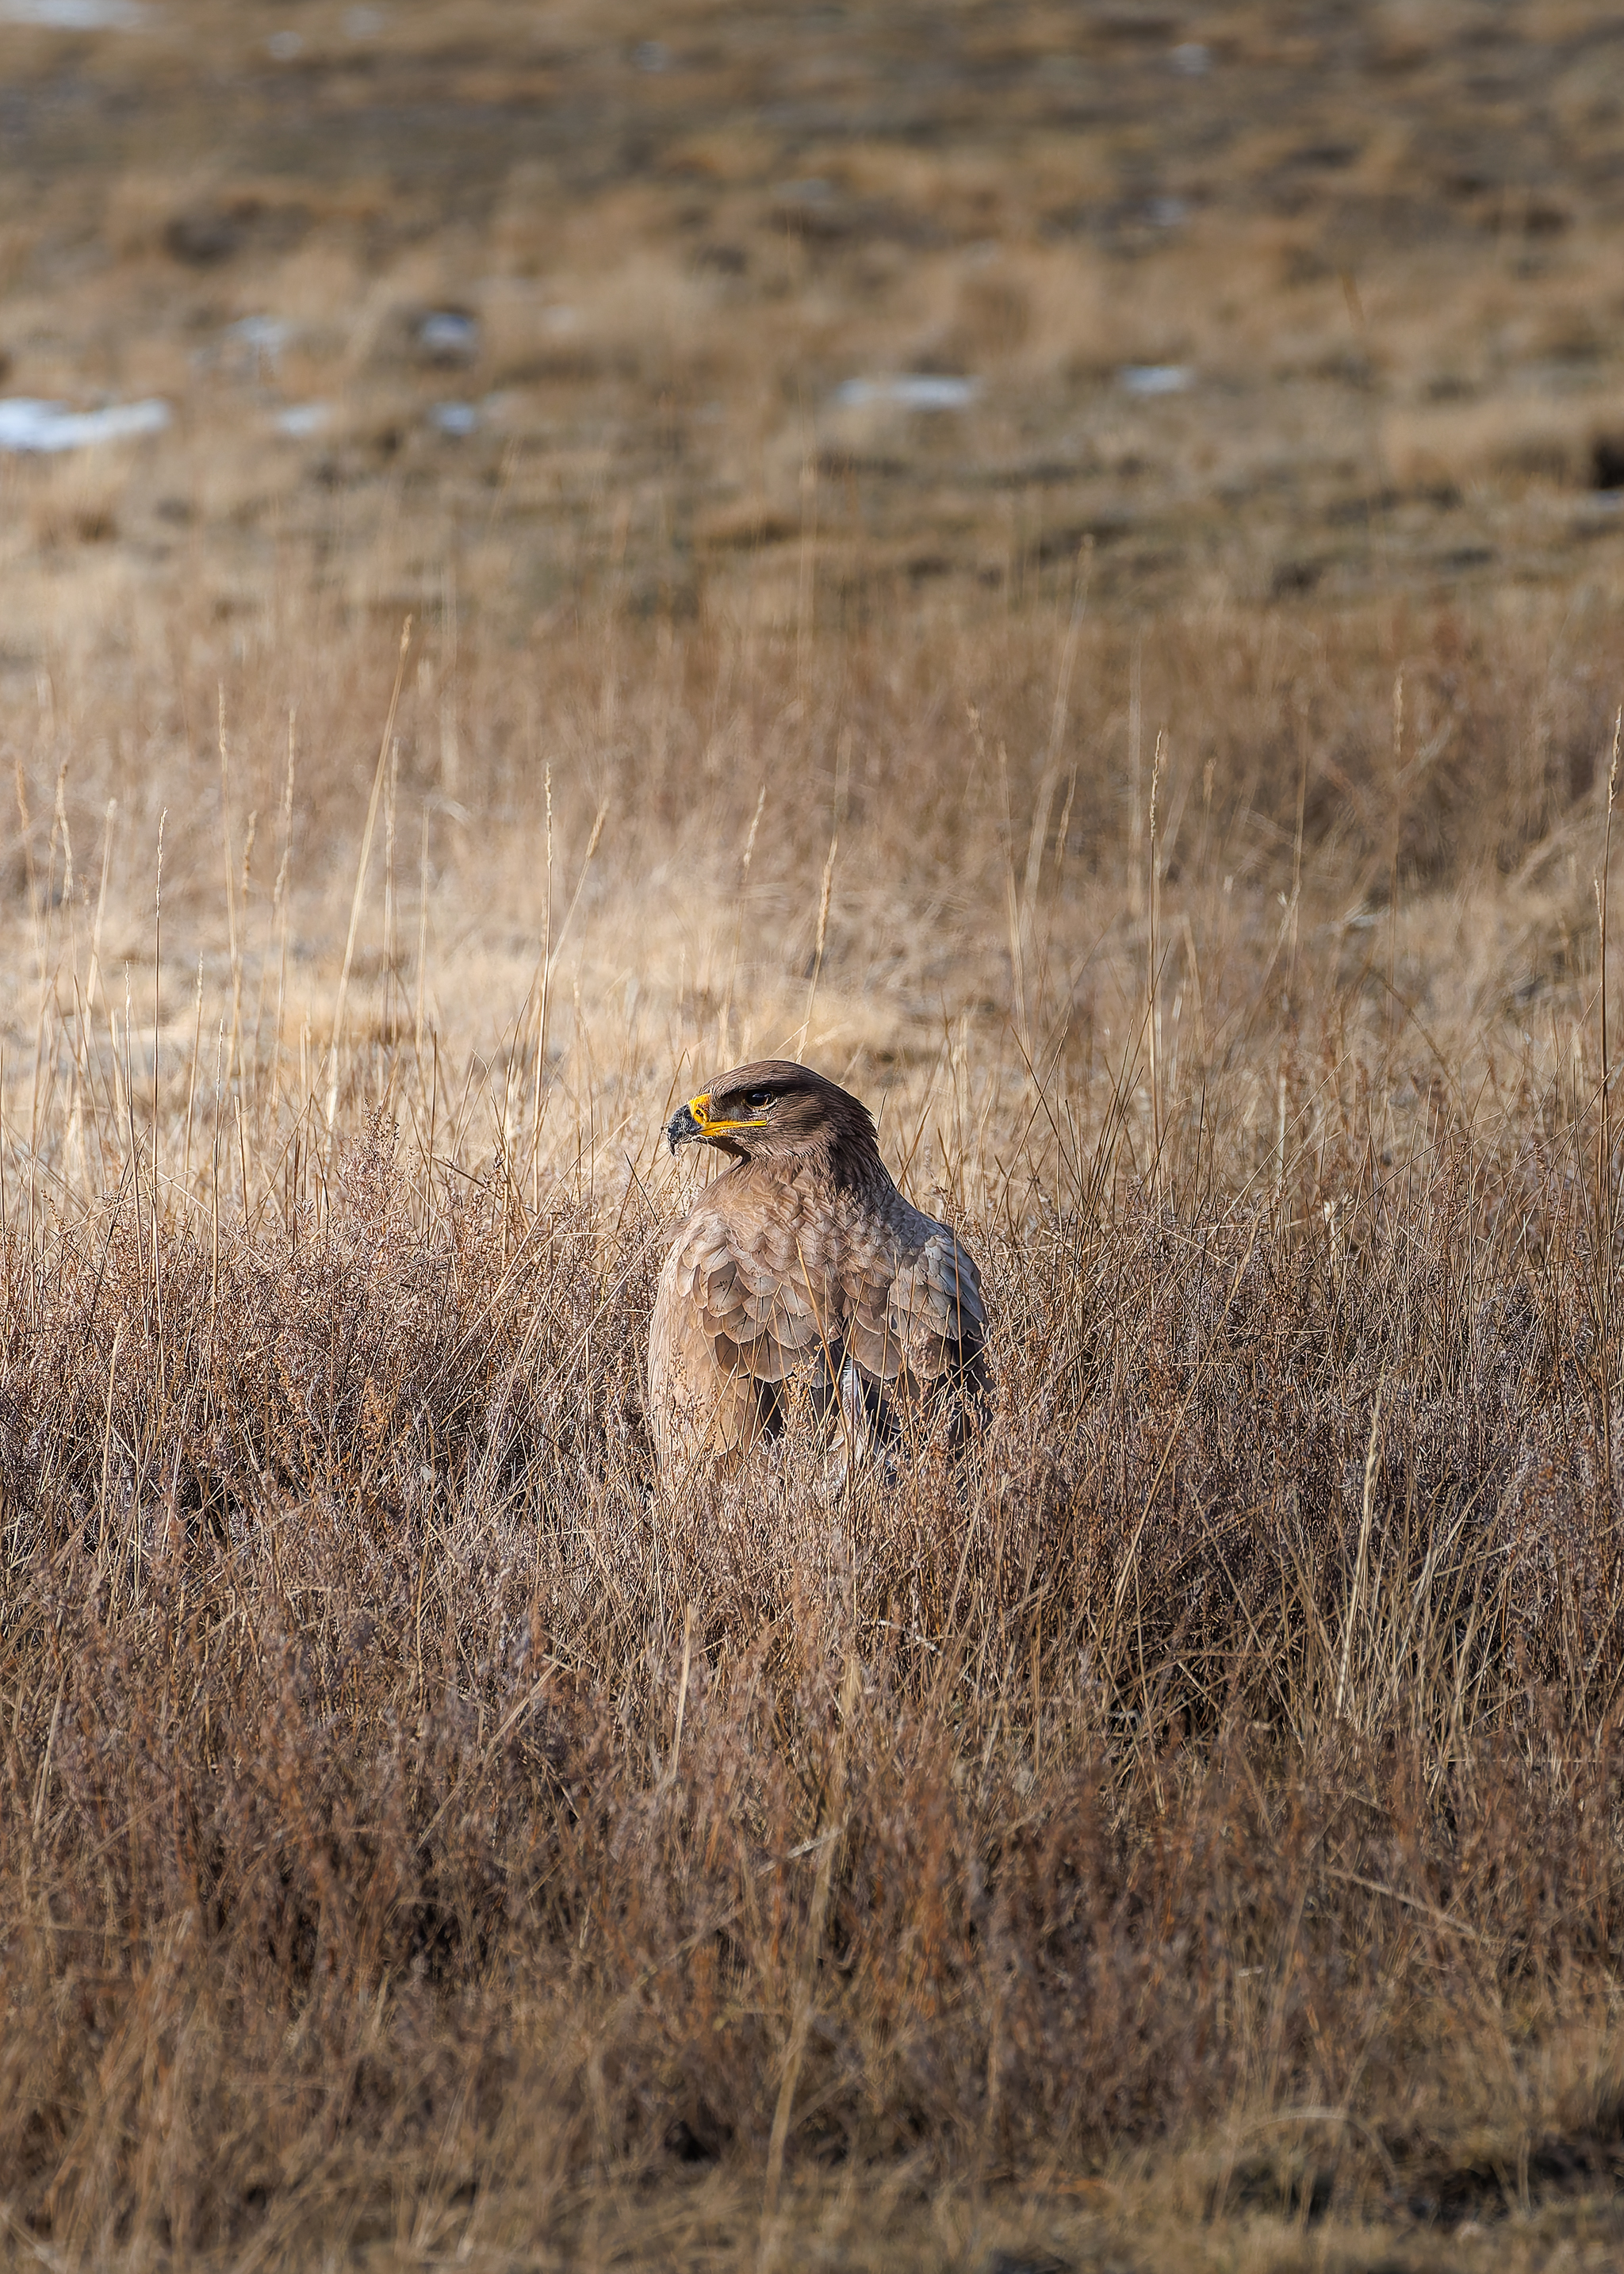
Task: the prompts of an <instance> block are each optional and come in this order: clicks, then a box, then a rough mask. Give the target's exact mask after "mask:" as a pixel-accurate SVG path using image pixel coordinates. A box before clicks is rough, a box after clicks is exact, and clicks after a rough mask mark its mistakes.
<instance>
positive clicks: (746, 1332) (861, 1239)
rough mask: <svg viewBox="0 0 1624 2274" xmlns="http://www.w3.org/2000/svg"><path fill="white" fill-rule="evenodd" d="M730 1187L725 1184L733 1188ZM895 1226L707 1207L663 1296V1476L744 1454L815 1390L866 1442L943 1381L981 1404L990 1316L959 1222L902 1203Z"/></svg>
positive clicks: (655, 1405) (678, 1252) (656, 1382)
mask: <svg viewBox="0 0 1624 2274" xmlns="http://www.w3.org/2000/svg"><path fill="white" fill-rule="evenodd" d="M723 1181H724V1182H725V1181H726V1180H725V1179H724V1180H723ZM894 1213H895V1215H896V1216H899V1217H900V1218H901V1220H900V1221H896V1222H880V1221H876V1220H874V1219H872V1218H869V1219H865V1220H860V1221H857V1222H848V1223H846V1224H843V1225H841V1226H839V1227H837V1228H835V1233H836V1235H837V1236H831V1231H830V1230H829V1229H827V1228H824V1227H818V1228H814V1227H812V1226H810V1225H808V1224H807V1223H806V1220H805V1219H804V1217H802V1218H801V1219H800V1222H799V1224H797V1223H796V1222H794V1221H785V1220H783V1219H782V1218H777V1217H774V1216H772V1215H770V1214H766V1215H763V1214H758V1213H756V1212H755V1211H752V1212H751V1217H750V1220H749V1221H747V1222H740V1221H738V1220H737V1218H736V1216H735V1214H734V1212H733V1211H730V1210H729V1209H725V1208H718V1207H715V1206H704V1205H702V1206H701V1207H700V1208H699V1209H697V1210H696V1211H695V1213H694V1215H693V1216H691V1217H690V1219H689V1221H688V1223H687V1224H685V1225H684V1227H683V1230H682V1231H681V1232H680V1233H679V1234H678V1235H677V1238H676V1242H675V1244H674V1245H673V1246H672V1249H671V1252H670V1254H668V1257H667V1258H666V1262H665V1268H664V1269H663V1270H662V1271H661V1275H660V1285H659V1290H658V1292H657V1294H656V1296H655V1300H654V1314H653V1321H652V1322H651V1332H650V1338H649V1389H650V1402H651V1407H652V1412H653V1424H654V1435H655V1446H656V1451H657V1454H658V1457H659V1461H660V1466H661V1470H662V1471H664V1472H669V1471H670V1470H671V1468H672V1467H673V1465H676V1467H678V1468H682V1467H685V1466H687V1465H689V1464H691V1462H693V1461H694V1460H695V1459H697V1458H699V1457H701V1456H703V1455H707V1454H708V1455H711V1456H722V1457H726V1456H733V1457H737V1456H739V1455H742V1454H743V1453H744V1452H745V1451H747V1450H748V1449H749V1447H750V1446H751V1444H752V1442H754V1441H755V1439H756V1438H757V1437H758V1436H759V1435H761V1434H767V1433H771V1432H772V1431H774V1430H775V1429H777V1428H778V1427H782V1422H783V1419H784V1418H785V1416H786V1413H787V1412H788V1407H789V1391H790V1389H792V1387H793V1386H794V1385H797V1384H804V1385H805V1386H806V1388H807V1389H808V1390H809V1392H810V1394H811V1396H812V1399H813V1401H814V1403H815V1404H817V1405H818V1406H819V1408H820V1410H823V1411H824V1412H828V1413H833V1412H834V1411H835V1407H836V1406H838V1408H839V1412H840V1415H841V1417H842V1427H843V1428H844V1429H845V1430H846V1431H847V1433H848V1434H851V1435H853V1436H855V1437H856V1438H857V1439H860V1440H861V1441H863V1442H868V1441H869V1440H871V1439H872V1438H873V1437H875V1436H877V1435H884V1434H890V1433H891V1432H892V1431H893V1430H894V1429H895V1426H896V1423H897V1421H898V1420H899V1419H900V1418H901V1416H902V1414H903V1412H906V1411H908V1410H910V1408H912V1407H913V1406H914V1405H915V1404H917V1403H918V1401H919V1399H920V1398H921V1397H924V1396H925V1395H926V1394H927V1393H928V1392H929V1391H931V1390H932V1389H934V1388H935V1387H936V1386H937V1385H939V1384H940V1383H942V1382H954V1383H956V1385H958V1386H960V1387H962V1388H964V1389H968V1390H969V1391H971V1393H972V1394H975V1395H979V1394H980V1392H981V1391H982V1390H983V1389H984V1388H985V1384H986V1374H985V1366H984V1360H983V1355H982V1351H983V1344H984V1342H985V1338H986V1308H985V1305H984V1303H983V1299H982V1294H981V1282H980V1278H979V1276H978V1273H977V1270H976V1267H975V1265H974V1263H973V1262H972V1261H971V1258H970V1256H969V1255H968V1254H966V1252H965V1251H964V1249H963V1247H961V1246H960V1245H959V1243H958V1241H957V1240H956V1239H955V1238H954V1235H953V1233H952V1232H951V1231H949V1230H948V1227H947V1226H946V1225H945V1224H937V1223H936V1222H934V1221H933V1219H932V1218H931V1217H929V1216H922V1215H921V1214H920V1213H919V1212H918V1209H912V1208H910V1207H909V1206H908V1204H907V1203H906V1202H905V1201H902V1200H901V1198H900V1195H897V1196H895V1209H894Z"/></svg>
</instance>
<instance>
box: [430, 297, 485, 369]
mask: <svg viewBox="0 0 1624 2274" xmlns="http://www.w3.org/2000/svg"><path fill="white" fill-rule="evenodd" d="M417 343H418V345H419V348H421V350H423V353H424V354H425V355H426V356H429V357H432V358H433V359H434V362H435V363H472V361H473V359H474V358H475V357H476V356H477V355H478V354H479V352H480V327H479V324H478V322H477V321H476V320H475V319H474V318H473V317H472V316H467V315H465V314H464V313H463V312H462V310H461V309H460V308H431V309H430V310H429V312H428V313H427V315H426V316H425V317H423V318H422V319H421V320H420V321H419V325H418V328H417Z"/></svg>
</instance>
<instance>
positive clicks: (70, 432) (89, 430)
mask: <svg viewBox="0 0 1624 2274" xmlns="http://www.w3.org/2000/svg"><path fill="white" fill-rule="evenodd" d="M169 423H170V406H169V404H168V403H165V402H163V401H162V400H161V399H160V398H159V397H157V396H152V397H151V398H149V399H148V400H147V402H145V403H108V404H107V405H106V406H105V407H104V408H103V409H102V410H69V409H68V408H67V406H66V405H65V404H64V403H44V402H42V401H41V400H40V399H39V398H38V397H37V396H34V395H11V396H10V397H8V398H6V399H5V400H4V401H0V450H7V451H12V452H19V453H20V452H25V451H28V452H32V451H36V450H37V451H55V450H82V449H85V448H88V447H89V446H90V445H91V444H93V443H96V442H127V441H130V440H133V439H134V438H135V437H136V436H138V435H140V434H159V433H162V431H163V429H164V428H165V427H166V426H167V425H169Z"/></svg>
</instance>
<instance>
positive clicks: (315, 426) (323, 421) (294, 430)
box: [276, 403, 333, 442]
mask: <svg viewBox="0 0 1624 2274" xmlns="http://www.w3.org/2000/svg"><path fill="white" fill-rule="evenodd" d="M332 415H333V406H332V404H331V403H289V404H288V406H287V408H286V410H279V411H278V412H277V413H276V432H277V433H279V434H287V435H290V436H291V438H292V440H294V441H296V442H298V441H303V440H304V439H305V437H306V435H307V434H319V433H321V431H322V429H323V428H324V427H325V426H326V425H327V424H328V422H329V419H330V418H332Z"/></svg>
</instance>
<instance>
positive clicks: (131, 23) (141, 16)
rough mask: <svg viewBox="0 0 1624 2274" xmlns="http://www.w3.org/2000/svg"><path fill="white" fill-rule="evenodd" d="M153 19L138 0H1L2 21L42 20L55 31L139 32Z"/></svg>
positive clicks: (20, 22) (26, 22)
mask: <svg viewBox="0 0 1624 2274" xmlns="http://www.w3.org/2000/svg"><path fill="white" fill-rule="evenodd" d="M150 21H151V11H149V10H147V9H146V8H143V7H140V6H139V5H138V4H137V0H0V24H41V25H43V26H45V28H46V29H47V30H48V31H52V32H138V31H140V29H141V27H142V26H144V25H146V24H147V23H149V22H150Z"/></svg>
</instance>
